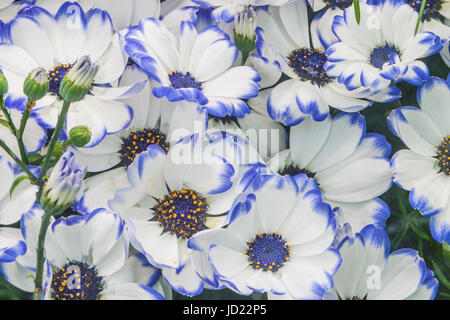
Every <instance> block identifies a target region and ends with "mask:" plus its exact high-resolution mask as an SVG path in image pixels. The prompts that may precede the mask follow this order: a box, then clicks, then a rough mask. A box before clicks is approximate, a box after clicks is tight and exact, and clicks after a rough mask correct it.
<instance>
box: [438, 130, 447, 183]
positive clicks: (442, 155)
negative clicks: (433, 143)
mask: <svg viewBox="0 0 450 320" xmlns="http://www.w3.org/2000/svg"><path fill="white" fill-rule="evenodd" d="M449 151H450V136H447V137H444V140H442V142H441V144H440V145H439V147H438V148H437V159H438V164H439V168H440V172H443V173H444V174H445V175H447V176H450V152H449Z"/></svg>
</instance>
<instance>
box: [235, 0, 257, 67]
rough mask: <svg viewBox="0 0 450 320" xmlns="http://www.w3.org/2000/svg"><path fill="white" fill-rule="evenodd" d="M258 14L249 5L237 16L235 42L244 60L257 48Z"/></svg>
mask: <svg viewBox="0 0 450 320" xmlns="http://www.w3.org/2000/svg"><path fill="white" fill-rule="evenodd" d="M255 29H256V14H255V11H254V10H253V8H251V7H247V8H245V10H244V11H243V12H241V13H239V14H238V15H237V16H236V17H235V26H234V44H235V45H236V47H237V48H238V49H239V50H240V51H241V53H242V62H243V63H245V61H246V60H247V58H248V55H249V54H250V52H251V51H253V50H254V49H255V48H256V45H255V40H256V35H255Z"/></svg>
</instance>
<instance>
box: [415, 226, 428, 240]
mask: <svg viewBox="0 0 450 320" xmlns="http://www.w3.org/2000/svg"><path fill="white" fill-rule="evenodd" d="M411 229H412V231H414V233H415V234H416V235H418V236H419V237H420V238H422V239H424V240H425V241H429V240H430V237H429V236H428V235H427V234H426V233H425V231H423V230H422V228H420V227H418V226H415V225H414V224H411Z"/></svg>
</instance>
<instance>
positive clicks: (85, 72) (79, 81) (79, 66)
mask: <svg viewBox="0 0 450 320" xmlns="http://www.w3.org/2000/svg"><path fill="white" fill-rule="evenodd" d="M98 69H99V67H98V66H97V65H95V64H93V63H91V60H90V59H89V57H88V56H83V57H81V58H80V59H79V60H78V61H77V62H76V63H75V65H74V66H73V67H72V68H71V69H70V70H69V71H68V72H67V73H66V75H65V76H64V78H63V80H62V82H61V86H60V88H59V95H60V96H61V98H63V99H64V100H65V101H68V102H75V101H80V100H83V98H84V96H85V95H86V94H87V93H88V92H89V91H90V90H91V87H92V81H93V80H94V77H95V76H96V75H97V72H98Z"/></svg>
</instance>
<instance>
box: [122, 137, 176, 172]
mask: <svg viewBox="0 0 450 320" xmlns="http://www.w3.org/2000/svg"><path fill="white" fill-rule="evenodd" d="M166 138H167V137H166V136H165V135H164V134H162V133H161V132H160V131H159V130H158V129H143V130H140V131H133V132H131V133H130V134H129V135H128V137H126V138H122V141H123V143H122V148H121V149H120V151H119V153H120V155H121V163H122V165H124V166H126V167H128V166H129V165H130V164H131V163H132V162H133V160H134V158H136V157H137V156H138V155H139V154H140V153H142V152H144V151H146V150H147V149H148V147H149V146H150V145H152V144H153V145H157V146H159V147H161V148H162V149H163V150H164V151H166V152H168V151H169V144H168V143H167V142H166Z"/></svg>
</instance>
